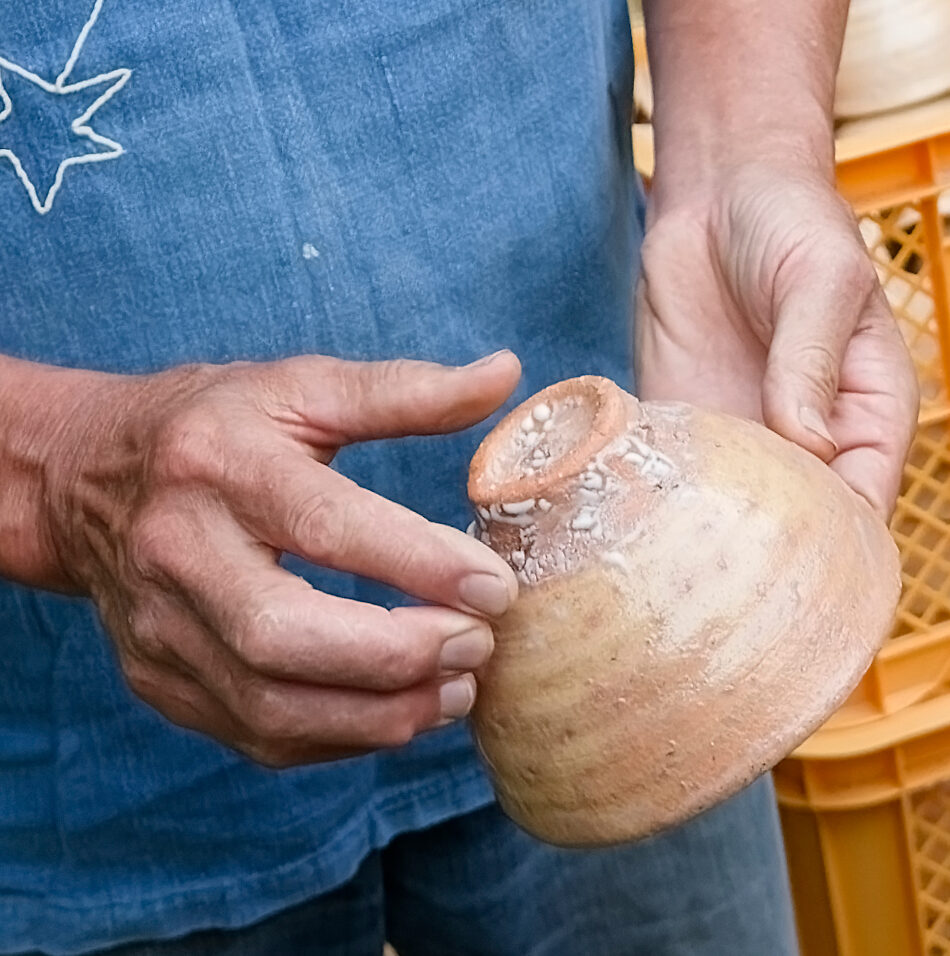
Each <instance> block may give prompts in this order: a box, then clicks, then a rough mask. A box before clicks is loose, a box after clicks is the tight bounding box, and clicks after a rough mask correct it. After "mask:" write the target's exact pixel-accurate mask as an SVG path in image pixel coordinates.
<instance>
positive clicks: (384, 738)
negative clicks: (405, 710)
mask: <svg viewBox="0 0 950 956" xmlns="http://www.w3.org/2000/svg"><path fill="white" fill-rule="evenodd" d="M417 729H418V728H417V726H416V721H415V720H414V719H412V717H411V716H410V715H406V714H403V715H398V716H393V717H391V718H390V719H389V720H387V721H386V722H385V723H382V724H380V725H379V726H378V727H377V728H376V729H375V732H374V734H373V741H372V745H373V747H374V748H378V749H396V748H398V747H404V746H405V745H406V744H408V743H409V741H411V740H412V739H413V737H415V735H416V732H417Z"/></svg>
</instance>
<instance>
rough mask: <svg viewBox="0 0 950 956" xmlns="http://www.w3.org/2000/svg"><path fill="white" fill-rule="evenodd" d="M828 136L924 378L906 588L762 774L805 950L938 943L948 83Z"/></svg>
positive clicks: (946, 889)
mask: <svg viewBox="0 0 950 956" xmlns="http://www.w3.org/2000/svg"><path fill="white" fill-rule="evenodd" d="M837 145H838V185H839V189H840V190H841V192H842V194H843V195H844V196H845V197H846V198H847V199H849V200H850V201H851V203H852V205H853V206H854V208H855V211H856V213H857V214H858V218H859V223H860V227H861V233H862V235H863V236H864V239H865V242H866V243H867V245H868V248H869V251H870V253H871V258H872V259H873V261H874V263H875V267H876V268H877V271H878V275H879V277H880V279H881V284H882V286H883V288H884V291H885V294H886V296H887V298H888V301H889V302H890V304H891V307H892V309H893V310H894V313H895V315H896V316H897V321H898V323H899V325H900V328H901V331H902V333H903V335H904V338H905V340H906V341H907V344H908V346H909V348H910V351H911V353H912V355H913V357H914V362H915V364H916V367H917V373H918V378H919V380H920V386H921V414H920V425H919V428H918V432H917V437H916V440H915V442H914V445H913V447H912V449H911V453H910V456H909V459H908V463H907V467H906V469H905V474H904V484H903V489H902V493H901V497H900V500H899V502H898V506H897V510H896V513H895V515H894V519H893V521H892V525H891V530H892V532H893V534H894V537H895V540H896V541H897V543H898V545H899V547H900V551H901V564H902V575H903V582H904V589H903V593H902V595H901V600H900V604H899V607H898V611H897V619H896V622H895V626H894V631H893V633H892V636H891V638H890V640H889V641H888V642H887V643H886V645H885V646H884V648H883V649H882V650H881V652H880V653H879V654H878V655H877V657H876V659H875V660H874V662H873V664H872V665H871V668H870V670H869V671H868V673H867V674H866V675H865V677H864V678H863V680H862V681H861V683H860V685H859V686H858V688H857V689H856V690H855V692H854V693H853V694H852V695H851V697H850V698H849V699H848V701H847V702H846V703H845V704H844V706H843V707H842V708H841V709H840V710H839V711H838V713H837V714H835V715H834V716H833V717H832V718H831V720H829V721H828V722H827V723H826V724H825V726H824V727H822V728H821V729H820V730H819V731H818V732H817V733H815V734H814V735H813V736H812V737H811V738H810V739H809V740H808V741H806V742H805V743H804V744H803V745H802V746H801V747H800V748H799V749H798V750H797V751H796V752H795V753H794V754H793V755H792V756H791V757H790V758H789V759H788V760H786V761H784V762H783V763H782V764H780V765H779V767H777V768H776V770H775V774H774V777H775V782H776V789H777V792H778V797H779V807H780V812H781V816H782V827H783V831H784V834H785V845H786V854H787V857H788V863H789V873H790V876H791V881H792V890H793V893H794V896H795V906H796V914H797V916H798V927H799V935H800V938H801V942H802V953H803V956H950V289H948V273H950V230H948V222H950V219H948V214H950V207H948V205H947V200H948V198H950V98H948V99H945V100H942V101H938V102H935V103H932V104H928V105H926V106H924V107H918V108H915V109H912V110H909V111H906V112H904V113H902V114H899V115H897V116H886V117H878V118H876V119H873V120H864V121H860V122H858V123H855V124H852V125H850V126H846V127H843V128H842V129H841V130H839V132H838V144H837Z"/></svg>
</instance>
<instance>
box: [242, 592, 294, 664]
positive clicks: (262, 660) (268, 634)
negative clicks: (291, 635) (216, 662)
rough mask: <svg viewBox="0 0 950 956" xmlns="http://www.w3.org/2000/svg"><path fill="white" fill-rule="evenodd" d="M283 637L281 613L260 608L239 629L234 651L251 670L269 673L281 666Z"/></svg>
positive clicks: (268, 608)
mask: <svg viewBox="0 0 950 956" xmlns="http://www.w3.org/2000/svg"><path fill="white" fill-rule="evenodd" d="M283 635H284V622H283V617H282V615H281V613H280V612H279V611H278V610H277V609H276V608H274V607H269V606H268V607H263V608H259V609H258V610H256V611H254V612H253V613H252V614H251V615H250V616H249V618H248V620H247V623H246V624H245V625H244V626H243V627H242V628H240V629H239V631H238V634H237V637H236V640H235V645H234V649H235V651H236V653H237V654H238V656H239V657H240V658H241V659H242V660H243V661H244V663H245V664H247V665H248V667H250V668H251V670H254V671H259V672H263V673H267V672H269V671H272V670H274V669H275V668H277V667H278V666H279V664H280V660H281V654H280V645H281V639H282V637H283Z"/></svg>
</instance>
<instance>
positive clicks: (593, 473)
mask: <svg viewBox="0 0 950 956" xmlns="http://www.w3.org/2000/svg"><path fill="white" fill-rule="evenodd" d="M469 496H470V498H471V499H472V502H473V503H474V504H475V506H476V511H477V515H478V517H477V521H476V524H475V527H474V528H473V532H474V533H475V534H477V535H478V537H480V538H481V540H482V541H484V542H486V543H487V544H489V545H490V546H491V547H492V548H494V549H495V550H496V551H497V552H498V553H499V554H501V555H502V556H503V557H504V558H506V560H507V561H508V562H509V563H510V564H511V566H512V568H514V569H515V572H516V573H517V574H518V576H519V578H520V582H521V593H520V596H519V598H518V600H517V602H516V603H515V605H514V607H513V608H512V610H511V611H510V612H509V613H508V614H507V615H506V616H505V617H504V618H503V619H502V620H501V621H499V622H498V624H497V626H496V633H495V638H496V648H495V652H494V654H493V656H492V658H491V660H490V662H489V663H488V665H487V666H486V667H485V669H484V671H483V672H482V673H481V674H480V675H479V691H478V697H477V701H476V705H475V711H474V724H475V730H476V736H477V740H478V743H479V747H480V749H481V751H482V754H483V756H484V758H485V760H486V762H487V764H488V766H489V768H490V770H491V773H492V776H493V779H494V783H495V787H496V790H497V792H498V796H499V799H500V801H501V803H502V805H503V807H504V808H505V810H506V811H507V812H508V814H509V815H510V816H511V817H512V818H513V819H514V820H515V821H516V822H518V823H519V824H520V825H521V826H523V827H524V828H525V829H526V830H528V831H530V832H531V833H533V834H535V835H536V836H538V837H540V838H541V839H544V840H547V841H549V842H551V843H556V844H561V845H572V846H580V845H598V844H610V843H616V842H621V841H626V840H633V839H637V838H640V837H645V836H648V835H650V834H652V833H656V832H657V831H659V830H662V829H664V828H667V827H670V826H673V825H674V824H677V823H680V822H682V821H685V820H686V819H688V818H689V817H691V816H693V815H694V814H696V813H699V812H700V811H702V810H704V809H706V808H707V807H710V806H712V805H714V804H716V803H718V802H719V801H721V800H724V799H725V798H727V797H729V796H731V795H732V794H734V793H736V792H738V791H739V790H740V789H741V788H742V787H744V786H745V785H746V784H748V783H750V782H751V781H752V780H753V779H755V778H756V777H757V776H758V775H760V774H761V773H763V772H764V771H766V770H767V769H769V768H770V767H772V766H773V765H774V764H775V763H777V762H778V761H779V760H780V759H782V758H783V757H784V756H786V755H787V754H788V753H789V752H790V751H791V750H792V749H794V748H795V746H797V745H798V744H799V743H800V742H801V741H802V740H804V738H805V737H807V736H808V735H809V734H810V733H811V732H812V731H813V730H814V729H815V728H816V727H818V725H819V724H821V723H822V722H823V721H824V720H825V719H826V718H827V717H828V716H829V715H830V714H831V712H832V711H833V710H834V709H835V707H836V706H837V705H838V704H839V703H841V702H842V701H843V700H844V698H845V697H846V696H847V695H848V693H849V692H850V691H851V690H852V689H853V687H854V686H855V685H856V683H857V681H858V680H859V679H860V677H861V675H862V674H863V673H864V671H865V670H866V669H867V667H868V665H869V664H870V662H871V659H872V657H873V655H874V654H875V652H876V651H877V649H878V648H879V646H880V644H881V642H882V641H883V639H884V637H885V636H886V634H887V632H888V629H889V627H890V624H891V620H892V617H893V613H894V609H895V607H896V603H897V598H898V595H899V591H900V577H899V564H898V557H897V550H896V548H895V546H894V543H893V541H892V540H891V537H890V535H889V534H888V531H887V528H886V527H885V525H884V523H883V521H881V519H880V518H878V517H877V516H876V515H875V513H874V512H873V511H872V509H871V508H870V507H869V506H868V505H867V503H866V502H865V501H864V500H863V499H861V498H860V497H859V496H858V495H856V494H854V493H853V492H852V491H851V490H850V489H849V488H848V487H847V486H846V485H845V484H844V483H843V482H842V481H841V480H840V479H839V478H838V477H837V476H836V475H835V474H834V473H833V472H832V471H831V470H830V469H829V468H828V467H827V466H826V465H824V464H823V463H822V462H820V461H819V460H818V459H817V458H814V457H813V456H811V455H810V454H808V453H807V452H805V451H803V450H802V449H800V448H798V447H797V446H795V445H793V444H791V443H790V442H787V441H785V440H784V439H782V438H780V437H778V436H777V435H775V434H774V433H772V432H770V431H768V430H767V429H765V428H764V427H762V426H760V425H756V424H754V423H751V422H747V421H743V420H739V419H735V418H731V417H729V416H726V415H721V414H717V413H713V412H708V411H702V410H700V409H697V408H693V407H691V406H687V405H682V404H676V403H650V402H644V403H640V402H638V401H637V400H636V399H635V398H633V397H632V396H630V395H628V394H627V393H625V392H623V391H622V390H621V389H619V388H618V387H617V386H616V385H614V384H613V383H611V382H609V381H607V380H605V379H599V378H594V377H585V378H580V379H572V380H570V381H567V382H561V383H559V384H557V385H554V386H552V387H551V388H549V389H546V390H545V391H544V392H542V393H540V394H539V395H537V396H536V397H535V398H533V399H531V400H529V401H528V402H526V403H525V404H524V405H522V406H521V407H520V408H518V409H517V410H515V411H514V412H513V413H512V414H511V415H509V416H508V417H507V418H506V419H505V420H504V421H503V422H502V423H501V424H500V425H499V426H498V427H497V428H496V429H495V430H494V431H493V432H492V433H491V434H490V435H489V436H488V437H487V438H486V439H485V441H484V442H483V444H482V446H481V447H480V448H479V450H478V453H477V454H476V456H475V458H474V460H473V462H472V468H471V475H470V480H469Z"/></svg>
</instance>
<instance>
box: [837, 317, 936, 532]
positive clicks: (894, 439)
mask: <svg viewBox="0 0 950 956" xmlns="http://www.w3.org/2000/svg"><path fill="white" fill-rule="evenodd" d="M880 316H881V321H880V322H878V323H876V324H875V325H874V326H873V327H872V328H871V329H868V330H867V331H864V332H861V333H859V334H858V335H857V336H855V339H854V340H853V343H852V346H851V347H850V348H849V350H848V352H847V354H846V355H845V361H844V365H843V366H842V370H841V392H840V395H839V398H838V401H837V402H836V403H835V407H834V410H833V418H832V427H833V429H834V431H835V433H836V434H839V435H841V436H842V442H841V449H840V451H839V454H838V455H837V456H836V457H835V459H834V460H833V461H832V463H831V467H832V468H833V469H834V470H835V471H836V472H838V474H839V475H841V477H842V478H844V480H845V481H846V482H847V483H848V484H849V485H850V486H851V487H852V488H853V489H854V490H855V491H857V492H858V493H859V494H861V495H862V496H863V497H864V498H866V499H867V500H868V502H869V503H870V504H871V505H872V507H874V508H875V510H877V511H878V512H879V513H880V514H881V515H882V517H884V518H889V517H890V514H891V513H892V511H893V508H894V505H895V503H896V500H897V495H898V492H899V490H900V485H901V481H902V478H903V466H904V462H905V460H906V457H907V452H908V450H909V449H910V444H911V442H912V441H913V438H914V435H915V434H916V430H917V413H918V408H919V391H918V385H917V375H916V372H915V369H914V365H913V362H912V360H911V358H910V355H909V353H908V352H907V348H906V346H905V344H904V341H903V339H902V337H901V335H900V333H899V331H898V330H897V326H896V323H895V322H894V320H893V317H892V316H891V315H890V312H889V310H887V307H886V305H885V304H884V303H883V302H882V303H881V305H880Z"/></svg>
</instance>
